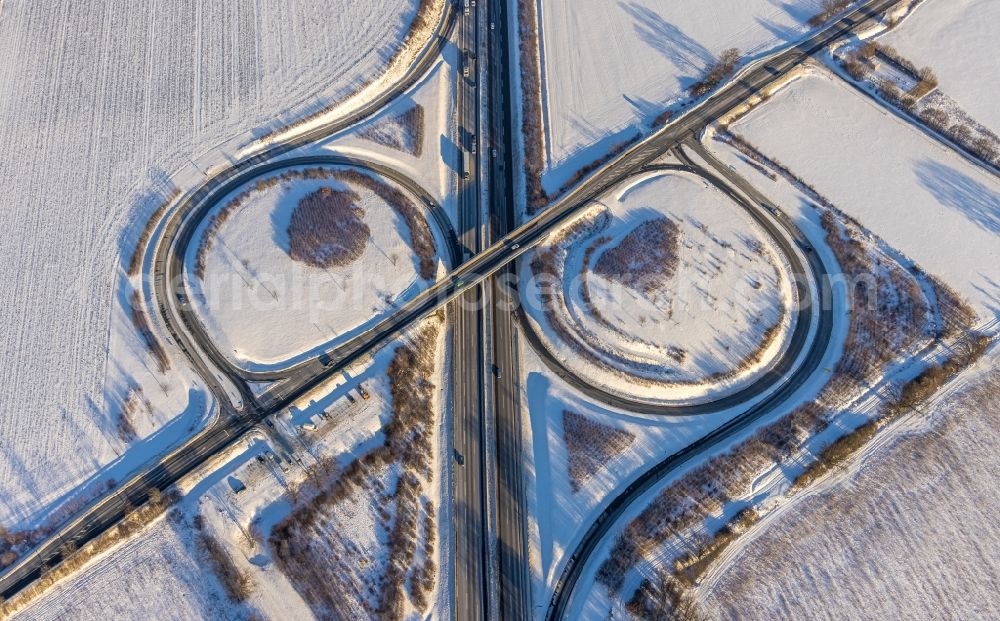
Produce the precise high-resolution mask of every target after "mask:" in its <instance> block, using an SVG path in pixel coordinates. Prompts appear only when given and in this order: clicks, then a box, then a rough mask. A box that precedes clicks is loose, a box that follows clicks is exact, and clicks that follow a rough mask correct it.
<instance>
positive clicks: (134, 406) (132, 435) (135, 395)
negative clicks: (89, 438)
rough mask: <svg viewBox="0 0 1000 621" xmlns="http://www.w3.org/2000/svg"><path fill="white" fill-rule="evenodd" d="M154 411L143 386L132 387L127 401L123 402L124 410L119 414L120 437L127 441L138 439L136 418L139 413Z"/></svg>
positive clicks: (118, 427)
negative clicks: (143, 392)
mask: <svg viewBox="0 0 1000 621" xmlns="http://www.w3.org/2000/svg"><path fill="white" fill-rule="evenodd" d="M152 411H153V406H152V404H151V403H150V402H149V399H147V398H146V396H145V395H144V394H142V388H132V389H131V390H130V391H129V393H128V396H127V397H126V398H125V402H124V403H123V404H122V411H121V412H120V413H119V416H118V425H117V430H118V438H119V439H120V440H121V441H122V442H125V443H131V442H134V441H135V440H136V438H137V437H138V434H137V433H136V431H135V419H136V416H138V415H139V414H145V415H147V416H148V415H149V414H150V413H151V412H152Z"/></svg>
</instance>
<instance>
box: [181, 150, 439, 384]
mask: <svg viewBox="0 0 1000 621" xmlns="http://www.w3.org/2000/svg"><path fill="white" fill-rule="evenodd" d="M315 170H321V171H326V173H327V174H330V175H336V174H337V173H338V172H343V171H345V170H351V171H352V172H355V173H357V172H359V171H357V170H356V169H346V168H337V167H324V168H322V169H315ZM293 172H301V171H300V170H299V169H295V171H293ZM306 172H309V171H308V170H307V171H306ZM368 178H369V179H371V180H373V181H374V182H376V183H380V184H386V185H388V186H390V187H394V188H395V187H396V186H395V184H393V183H392V182H390V181H388V180H385V179H381V178H377V177H372V176H370V175H368ZM272 179H280V177H279V176H278V175H275V177H272ZM265 181H267V179H265ZM254 183H256V182H252V183H251V184H250V186H251V187H250V190H251V193H250V194H249V198H248V199H247V200H244V201H240V202H238V203H232V204H236V205H237V206H236V208H235V209H232V210H227V206H228V205H229V204H231V203H230V202H228V201H232V200H233V198H234V197H236V196H237V195H239V194H241V193H243V192H244V191H245V190H246V189H247V188H240V189H237V190H234V192H233V194H232V195H231V196H230V197H229V198H228V199H227V200H226V201H223V202H221V203H220V207H218V210H217V211H218V212H219V213H227V217H226V219H225V221H224V223H223V224H222V225H221V227H219V228H218V230H217V231H216V232H214V233H211V232H210V233H205V228H206V226H208V222H209V220H208V219H206V224H204V225H202V228H201V231H200V235H201V237H199V238H198V239H201V238H202V237H204V236H205V235H208V236H209V239H210V240H211V245H210V249H209V250H208V252H207V253H205V257H204V264H205V269H204V279H198V278H194V279H192V285H193V289H194V291H197V293H196V294H195V295H194V300H195V301H196V304H197V305H198V307H199V310H200V312H201V316H202V318H203V320H204V321H205V323H206V325H207V326H208V327H209V333H210V334H211V335H212V338H213V340H214V342H215V345H216V346H217V347H218V348H219V350H220V351H221V352H223V353H224V354H226V355H228V356H230V357H231V358H232V359H233V360H234V362H236V363H237V364H239V365H240V366H243V367H250V368H258V367H268V366H274V365H278V366H281V365H283V364H285V363H288V362H292V361H294V360H295V359H296V358H297V357H300V356H302V355H304V354H307V353H311V352H313V351H314V350H316V349H318V348H322V347H326V346H328V345H329V343H331V342H334V341H339V340H342V339H346V338H349V337H350V336H352V335H353V334H356V333H357V332H359V331H360V330H362V329H363V328H364V327H365V326H367V325H370V324H371V323H374V322H375V321H377V320H378V319H380V318H381V317H382V316H384V315H386V314H388V313H390V312H392V311H393V310H394V308H396V307H397V306H398V305H400V304H402V303H404V302H406V301H407V300H408V299H410V298H412V297H413V296H414V295H416V294H417V293H419V292H420V291H422V290H423V289H424V288H425V287H426V286H427V284H428V281H427V280H424V279H423V278H421V276H420V273H419V259H418V258H417V257H416V256H415V254H414V251H413V249H412V242H411V237H412V236H411V232H410V231H409V229H408V228H407V223H406V221H405V220H404V219H403V218H402V217H401V216H400V215H399V214H398V213H397V212H396V211H395V210H394V209H393V207H391V206H390V205H389V204H388V203H387V201H386V200H384V199H383V197H381V196H379V195H377V194H376V193H375V192H373V191H372V189H371V188H368V187H363V186H361V185H360V184H358V183H356V182H353V180H352V179H350V178H347V179H340V178H337V177H334V176H331V177H330V178H327V179H310V178H306V179H301V178H295V179H290V180H288V181H281V182H279V183H277V184H276V185H273V186H271V187H266V188H263V189H253V186H254ZM323 188H331V189H332V190H334V191H335V192H337V193H342V195H343V196H351V197H353V198H351V199H350V202H351V203H352V204H353V206H354V207H356V208H358V209H360V210H361V214H362V215H361V216H360V218H359V221H360V223H361V226H364V227H366V228H367V230H368V231H369V233H368V236H367V239H364V238H362V239H361V241H362V242H363V250H362V251H361V254H360V256H357V257H356V258H354V259H353V260H351V261H350V262H349V263H347V264H345V265H338V266H329V267H323V266H318V265H310V264H308V263H306V262H303V261H302V260H301V259H299V260H296V259H295V258H293V256H292V255H291V253H290V249H291V248H293V247H296V246H295V244H293V243H292V241H291V240H290V233H291V235H293V236H294V235H296V234H295V233H294V231H293V230H292V229H290V228H289V223H290V220H291V219H292V218H293V214H294V213H295V211H296V210H297V209H300V207H299V205H300V201H302V200H303V199H304V198H305V197H307V196H309V195H313V194H314V193H315V192H316V191H318V190H321V189H323ZM396 189H397V190H398V191H400V192H404V191H403V190H402V189H401V188H396ZM404 193H405V192H404ZM410 198H411V204H412V205H414V206H417V205H420V206H419V207H415V208H416V209H417V210H420V209H422V203H421V201H420V200H419V199H417V198H414V197H410ZM418 213H420V212H419V211H418ZM422 215H423V216H424V223H423V224H424V226H427V227H434V221H433V219H431V218H430V217H429V214H428V213H427V212H426V211H424V212H423V213H422ZM310 226H313V228H315V225H314V224H312V223H310ZM305 233H308V231H305V232H303V233H298V236H299V237H301V236H302V235H304V234H305ZM354 234H355V232H354V231H350V232H348V235H350V236H356V235H354ZM328 241H331V242H337V243H339V242H341V241H344V240H339V239H338V240H333V239H330V240H328ZM351 241H353V240H351ZM202 243H204V242H202ZM298 244H299V245H304V242H301V241H300V242H298ZM441 244H442V242H440V241H439V242H438V246H437V247H438V248H441V247H442V246H441ZM198 254H199V244H198V243H193V244H192V247H191V248H190V249H189V264H190V263H192V262H194V263H196V262H197V261H198V259H196V258H195V257H196V256H197V255H198Z"/></svg>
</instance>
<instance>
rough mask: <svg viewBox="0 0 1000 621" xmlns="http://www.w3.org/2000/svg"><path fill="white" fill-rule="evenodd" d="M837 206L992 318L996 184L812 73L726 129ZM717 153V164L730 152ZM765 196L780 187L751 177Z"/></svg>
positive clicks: (999, 237) (732, 158)
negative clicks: (718, 156) (744, 139)
mask: <svg viewBox="0 0 1000 621" xmlns="http://www.w3.org/2000/svg"><path fill="white" fill-rule="evenodd" d="M730 128H731V130H732V131H734V132H735V133H737V134H739V135H742V136H743V137H744V138H746V139H747V140H748V141H749V142H750V143H751V144H753V145H755V146H756V147H757V148H759V149H760V150H761V151H762V152H763V153H764V154H765V155H767V156H768V157H771V158H773V159H776V160H779V161H781V162H782V163H783V164H784V165H785V166H787V167H788V168H789V169H790V170H791V171H792V172H794V173H795V174H796V175H797V176H799V177H800V178H802V179H804V180H805V181H806V182H807V183H809V184H811V185H813V186H814V187H815V188H816V190H817V191H819V193H820V194H823V195H825V196H826V197H827V198H829V199H830V200H831V201H832V202H833V203H834V204H835V205H836V206H837V207H838V208H840V209H841V210H843V211H844V212H846V213H847V214H848V215H850V216H853V217H854V218H856V219H857V220H858V221H860V222H861V224H862V225H864V226H866V227H868V228H869V229H871V230H872V231H874V232H875V233H876V234H878V235H880V236H881V237H882V238H883V239H885V240H886V242H888V243H889V245H891V246H893V247H894V248H896V249H898V250H899V251H901V252H903V253H904V254H906V255H907V256H908V257H909V258H910V259H912V260H913V261H915V262H916V263H917V264H919V265H920V266H921V267H923V268H924V269H926V270H927V271H928V272H929V273H932V274H934V275H936V276H938V277H940V278H941V279H942V280H944V281H945V282H946V283H947V284H949V285H950V286H952V287H954V288H955V289H956V290H957V291H958V292H959V293H960V294H962V295H964V296H966V297H967V298H968V299H969V301H970V302H971V303H972V305H973V307H974V308H975V309H976V310H977V311H978V312H980V314H981V315H984V317H986V318H992V317H994V316H996V315H998V314H1000V297H998V296H1000V181H998V180H997V179H996V178H995V177H993V176H991V175H988V174H986V173H985V172H983V171H982V170H981V169H979V168H977V167H974V166H972V165H971V164H969V163H968V162H967V161H966V160H964V159H963V158H962V157H960V156H959V155H957V154H955V153H954V152H952V151H950V150H948V149H946V148H944V147H943V146H942V145H941V144H940V143H938V142H936V141H934V140H933V139H931V138H930V137H929V136H927V135H926V134H924V133H923V132H922V131H920V130H919V129H918V128H916V127H914V126H912V125H911V124H909V123H908V122H906V121H903V120H902V119H900V118H899V117H897V116H895V115H894V114H892V113H891V112H889V111H886V110H885V109H883V108H882V107H881V106H879V105H878V104H877V103H875V102H874V101H872V100H869V99H868V98H866V97H864V96H862V95H860V94H859V93H858V92H857V91H855V90H854V89H852V88H851V87H849V86H847V85H846V84H844V83H842V82H841V81H839V80H838V79H836V78H833V77H831V76H830V75H829V74H827V73H825V72H822V71H813V72H810V73H807V74H806V75H804V76H803V77H801V78H800V79H798V80H796V81H794V82H792V83H791V84H789V85H788V86H786V87H785V88H784V89H783V90H781V91H780V92H779V93H777V94H776V95H775V96H774V97H773V99H772V100H771V101H769V102H768V103H767V104H765V105H762V106H760V107H758V108H757V109H755V110H754V111H752V112H751V113H750V114H748V115H747V116H746V117H744V118H743V119H741V120H740V121H738V122H736V123H734V124H733V125H731V127H730ZM710 146H711V147H712V148H713V149H718V150H719V152H720V154H721V157H723V159H725V160H726V161H727V163H734V164H735V163H737V162H738V161H739V157H738V156H737V154H735V153H734V152H732V151H728V150H725V149H720V148H719V147H718V143H714V142H713V143H712V144H711V145H710ZM757 179H759V180H760V182H759V183H757V181H756V180H755V183H757V185H758V187H760V188H761V190H762V191H763V192H764V193H765V194H768V193H769V192H771V191H772V188H773V189H775V190H776V189H777V187H778V186H779V185H780V184H778V183H776V182H774V183H772V182H770V181H767V180H766V179H764V177H763V176H758V177H757Z"/></svg>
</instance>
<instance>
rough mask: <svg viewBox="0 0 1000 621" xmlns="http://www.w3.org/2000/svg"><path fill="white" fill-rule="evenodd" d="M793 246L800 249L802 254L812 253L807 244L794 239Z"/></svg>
mask: <svg viewBox="0 0 1000 621" xmlns="http://www.w3.org/2000/svg"><path fill="white" fill-rule="evenodd" d="M795 245H796V246H798V247H799V248H801V249H802V251H803V252H812V251H813V247H812V246H810V245H809V244H807V243H805V242H804V241H802V240H801V239H796V240H795Z"/></svg>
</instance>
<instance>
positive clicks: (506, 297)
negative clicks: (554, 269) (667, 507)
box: [487, 1, 532, 621]
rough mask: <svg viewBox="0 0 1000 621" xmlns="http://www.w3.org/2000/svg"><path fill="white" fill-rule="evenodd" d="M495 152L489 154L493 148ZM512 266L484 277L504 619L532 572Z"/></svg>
mask: <svg viewBox="0 0 1000 621" xmlns="http://www.w3.org/2000/svg"><path fill="white" fill-rule="evenodd" d="M509 10H510V9H509V5H508V3H506V2H502V1H492V2H490V7H489V15H488V19H489V22H490V23H491V24H492V26H491V28H490V31H489V37H488V38H489V42H488V45H489V53H488V61H489V64H488V79H489V107H490V114H489V122H488V125H489V130H488V133H489V136H490V145H489V146H490V149H491V153H490V159H489V162H490V167H489V171H490V172H489V178H490V185H489V189H490V191H489V196H490V201H489V204H490V210H489V216H490V217H489V223H488V229H489V232H490V241H491V242H493V243H495V242H497V241H498V240H499V239H502V238H503V237H505V236H506V235H507V234H508V233H509V232H510V231H511V229H513V227H514V224H515V222H516V216H515V212H516V208H515V202H514V198H515V188H516V187H517V185H516V184H515V182H514V172H515V170H514V153H515V152H516V145H515V142H514V138H515V136H516V133H515V129H514V124H513V123H514V121H513V119H514V108H513V106H514V102H513V100H512V98H511V84H512V81H511V76H512V71H513V68H512V66H511V64H510V50H511V41H510V36H509V23H510V16H509V15H508V11H509ZM492 149H495V151H492ZM516 279H517V276H516V268H515V265H514V264H513V263H508V264H507V265H506V266H505V267H504V268H503V269H502V270H501V271H500V272H498V273H497V274H496V275H495V276H493V277H492V278H490V280H489V284H488V285H487V286H488V287H490V292H491V295H490V296H489V299H490V302H491V305H490V312H489V318H490V326H489V328H490V329H488V337H491V338H492V343H491V346H490V347H489V348H488V350H489V351H490V352H491V353H492V360H490V361H488V366H489V368H490V371H491V372H492V373H493V377H492V378H491V381H490V384H491V385H492V389H493V390H492V395H491V396H492V398H491V399H488V400H487V403H488V404H490V406H491V408H490V409H491V410H492V411H491V412H488V413H487V416H490V415H492V417H493V421H494V424H493V432H494V438H493V444H494V450H495V468H494V469H493V472H494V473H495V476H494V480H493V481H492V482H491V484H492V486H493V489H494V490H495V496H496V527H495V528H496V533H495V537H496V548H497V565H498V566H497V578H498V581H497V584H496V585H495V588H496V590H497V608H498V616H499V618H500V619H504V620H518V621H519V620H527V619H530V618H531V617H532V614H531V610H532V608H531V573H530V566H529V551H528V508H527V505H526V495H525V473H524V463H525V457H524V455H523V446H524V437H523V433H524V431H523V427H522V411H521V390H522V385H523V384H522V382H521V377H520V370H521V360H520V355H519V353H518V346H519V334H518V331H517V330H516V329H515V328H516V325H517V324H516V321H515V319H514V313H513V312H512V311H513V309H514V308H516V306H517V304H518V297H517V291H516V290H514V289H512V288H511V287H510V284H511V283H514V282H516Z"/></svg>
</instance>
